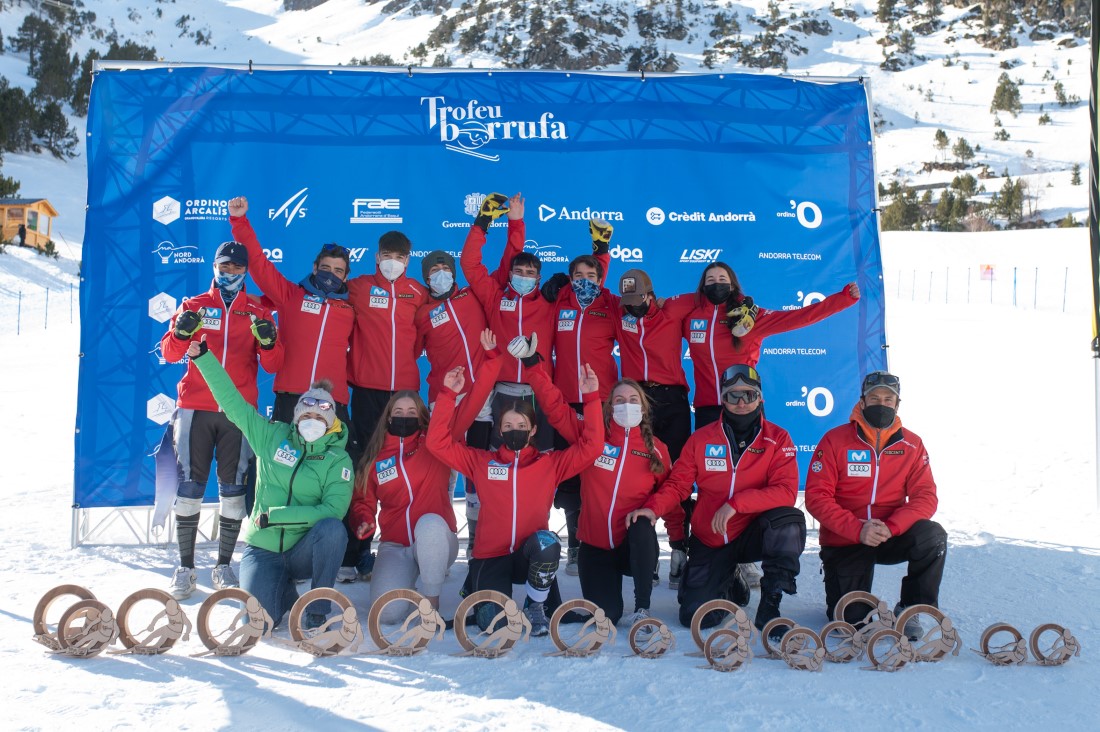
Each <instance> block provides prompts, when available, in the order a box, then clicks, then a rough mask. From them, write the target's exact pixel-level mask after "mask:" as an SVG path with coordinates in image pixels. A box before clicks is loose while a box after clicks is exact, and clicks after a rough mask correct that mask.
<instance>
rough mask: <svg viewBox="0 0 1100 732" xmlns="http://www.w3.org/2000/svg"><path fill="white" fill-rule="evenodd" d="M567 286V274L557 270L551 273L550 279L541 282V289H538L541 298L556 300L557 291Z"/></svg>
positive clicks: (549, 300) (550, 300)
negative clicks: (555, 272)
mask: <svg viewBox="0 0 1100 732" xmlns="http://www.w3.org/2000/svg"><path fill="white" fill-rule="evenodd" d="M568 286H569V275H567V274H565V273H563V272H558V273H557V274H554V275H551V276H550V279H548V280H546V282H544V283H543V285H542V289H541V290H539V291H540V292H541V293H542V296H543V298H545V299H546V301H547V302H557V301H558V293H560V292H561V288H563V287H568Z"/></svg>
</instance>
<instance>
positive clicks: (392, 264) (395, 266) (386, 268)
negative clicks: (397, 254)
mask: <svg viewBox="0 0 1100 732" xmlns="http://www.w3.org/2000/svg"><path fill="white" fill-rule="evenodd" d="M378 271H379V272H381V273H382V276H383V277H385V278H386V279H387V280H389V281H390V282H393V281H394V280H396V279H397V278H398V277H400V276H401V273H403V272H404V271H405V263H404V262H402V261H401V260H400V259H383V260H382V261H381V262H379V263H378Z"/></svg>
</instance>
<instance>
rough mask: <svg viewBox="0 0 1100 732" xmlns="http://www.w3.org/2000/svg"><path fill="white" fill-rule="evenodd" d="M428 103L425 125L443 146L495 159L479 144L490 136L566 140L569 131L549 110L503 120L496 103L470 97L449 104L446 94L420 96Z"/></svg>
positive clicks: (422, 103)
mask: <svg viewBox="0 0 1100 732" xmlns="http://www.w3.org/2000/svg"><path fill="white" fill-rule="evenodd" d="M425 102H427V104H428V129H429V130H435V129H438V130H439V141H440V142H442V143H443V146H444V147H445V148H446V149H448V150H450V151H452V152H457V153H462V154H463V155H470V156H473V157H475V158H481V159H482V160H488V161H489V162H492V163H495V162H498V161H499V160H500V156H499V155H491V154H488V153H484V152H482V151H481V148H483V147H485V146H486V145H488V144H489V143H490V142H492V141H493V140H567V139H569V134H568V132H567V130H566V127H565V123H564V122H558V121H555V120H554V114H553V113H552V112H543V113H542V114H541V115H540V116H539V118H538V120H537V121H534V122H517V121H514V120H508V121H505V120H504V113H503V111H502V109H501V107H500V106H499V105H482V104H479V103H478V100H477V99H471V100H470V101H469V102H467V104H466V106H464V107H463V106H456V107H452V106H449V105H448V104H447V98H446V97H443V96H437V97H420V106H421V107H423V106H424V103H425Z"/></svg>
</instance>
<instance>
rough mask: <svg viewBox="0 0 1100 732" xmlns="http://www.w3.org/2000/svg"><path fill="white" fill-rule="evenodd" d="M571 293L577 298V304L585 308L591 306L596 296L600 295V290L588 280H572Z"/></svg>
mask: <svg viewBox="0 0 1100 732" xmlns="http://www.w3.org/2000/svg"><path fill="white" fill-rule="evenodd" d="M572 285H573V292H574V293H575V294H576V296H577V302H579V303H580V304H581V307H582V308H586V307H588V306H589V305H591V304H592V301H593V300H595V299H596V296H598V295H599V294H600V290H601V289H602V288H601V287H600V286H599V285H597V284H596V283H595V282H593V281H592V280H589V279H580V280H573V282H572Z"/></svg>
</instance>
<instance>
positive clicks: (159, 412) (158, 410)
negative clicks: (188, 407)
mask: <svg viewBox="0 0 1100 732" xmlns="http://www.w3.org/2000/svg"><path fill="white" fill-rule="evenodd" d="M174 411H176V400H175V399H173V398H172V397H170V396H168V395H167V394H157V395H156V396H155V397H153V398H152V399H150V400H149V401H147V402H145V416H146V417H148V418H149V419H150V420H152V421H153V422H156V423H157V424H168V420H170V419H172V412H174Z"/></svg>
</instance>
